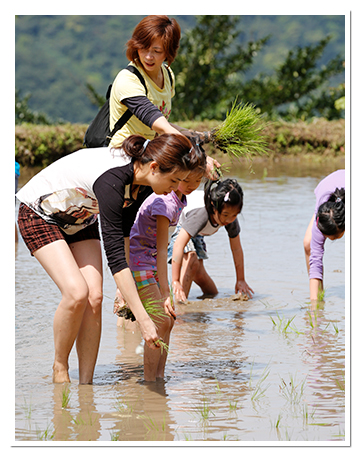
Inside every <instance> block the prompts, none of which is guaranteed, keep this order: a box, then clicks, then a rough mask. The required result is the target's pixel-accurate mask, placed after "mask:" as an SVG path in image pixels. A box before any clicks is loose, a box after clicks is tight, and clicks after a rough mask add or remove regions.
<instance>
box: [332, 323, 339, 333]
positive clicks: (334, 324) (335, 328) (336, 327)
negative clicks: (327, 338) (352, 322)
mask: <svg viewBox="0 0 360 455" xmlns="http://www.w3.org/2000/svg"><path fill="white" fill-rule="evenodd" d="M332 325H333V327H334V330H335V333H336V335H337V334H338V333H339V328H338V326H337V324H336V323H335V322H332Z"/></svg>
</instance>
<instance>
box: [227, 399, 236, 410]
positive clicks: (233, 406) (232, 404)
mask: <svg viewBox="0 0 360 455" xmlns="http://www.w3.org/2000/svg"><path fill="white" fill-rule="evenodd" d="M228 403H229V410H230V412H234V411H236V410H237V406H238V400H228Z"/></svg>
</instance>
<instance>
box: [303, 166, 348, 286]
mask: <svg viewBox="0 0 360 455" xmlns="http://www.w3.org/2000/svg"><path fill="white" fill-rule="evenodd" d="M336 188H339V189H340V188H345V169H340V170H339V171H335V172H333V173H332V174H330V175H328V176H327V177H325V178H324V179H323V180H321V182H320V183H319V184H318V186H317V187H316V188H315V190H314V193H315V197H316V204H315V218H314V224H313V226H312V230H311V242H310V271H309V278H317V279H319V280H322V279H323V255H324V243H325V240H326V237H325V236H324V234H322V233H321V232H320V230H319V229H318V227H317V226H316V214H317V212H318V209H319V207H320V205H321V204H323V203H324V202H327V201H328V200H329V198H330V196H331V194H332V193H333V192H334V191H335V190H336Z"/></svg>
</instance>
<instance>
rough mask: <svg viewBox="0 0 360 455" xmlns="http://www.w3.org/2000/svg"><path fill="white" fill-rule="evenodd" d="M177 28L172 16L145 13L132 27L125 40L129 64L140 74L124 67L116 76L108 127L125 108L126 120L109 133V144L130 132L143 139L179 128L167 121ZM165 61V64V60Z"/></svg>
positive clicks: (173, 86) (119, 140) (120, 140)
mask: <svg viewBox="0 0 360 455" xmlns="http://www.w3.org/2000/svg"><path fill="white" fill-rule="evenodd" d="M180 36H181V30H180V26H179V24H178V23H177V22H176V20H175V19H169V18H168V17H167V16H147V17H145V18H144V19H143V20H142V21H141V22H140V23H139V24H138V25H137V26H136V27H135V29H134V32H133V34H132V37H131V39H130V40H129V41H128V42H127V51H126V56H127V58H128V60H129V61H130V64H129V66H133V67H135V68H136V69H137V70H138V71H139V72H140V74H141V76H142V77H143V78H144V81H145V85H146V89H145V87H144V86H143V84H142V83H141V82H140V80H139V78H138V77H137V76H136V75H135V74H133V73H132V72H130V71H127V70H126V69H123V70H121V71H120V72H119V73H118V75H117V76H116V78H115V80H114V83H113V85H112V89H111V94H110V131H111V130H112V129H113V127H114V125H115V123H116V122H117V120H118V119H119V118H120V117H121V116H122V115H123V114H124V112H125V111H126V110H127V109H129V110H130V112H131V113H132V114H133V115H132V117H131V118H130V120H129V121H128V122H127V123H126V124H125V125H124V126H123V127H122V128H121V129H120V130H119V131H117V133H115V135H114V136H113V138H112V140H111V142H110V145H113V146H119V145H120V144H121V143H122V141H123V140H124V139H125V138H126V137H128V136H129V135H131V134H141V135H142V136H144V137H145V138H147V139H152V138H153V137H155V135H156V134H157V133H158V134H163V133H170V134H178V133H179V131H178V130H177V129H176V128H174V126H173V125H171V124H170V123H169V122H168V118H169V116H170V112H171V98H172V97H173V96H174V95H175V77H174V74H173V72H172V70H171V69H170V65H171V63H172V62H173V61H174V59H175V57H176V53H177V50H178V48H179V42H180ZM165 62H166V64H165Z"/></svg>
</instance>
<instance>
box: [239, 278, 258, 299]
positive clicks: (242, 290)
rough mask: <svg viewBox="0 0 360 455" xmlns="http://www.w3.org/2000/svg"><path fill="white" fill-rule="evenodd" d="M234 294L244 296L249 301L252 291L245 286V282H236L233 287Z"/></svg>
mask: <svg viewBox="0 0 360 455" xmlns="http://www.w3.org/2000/svg"><path fill="white" fill-rule="evenodd" d="M235 293H236V294H237V293H242V294H246V295H247V296H248V297H249V299H251V298H252V296H253V294H254V291H253V290H252V289H251V287H250V286H249V285H248V284H247V282H246V281H245V280H238V281H237V282H236V285H235Z"/></svg>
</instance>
